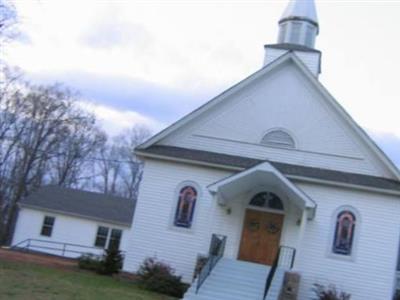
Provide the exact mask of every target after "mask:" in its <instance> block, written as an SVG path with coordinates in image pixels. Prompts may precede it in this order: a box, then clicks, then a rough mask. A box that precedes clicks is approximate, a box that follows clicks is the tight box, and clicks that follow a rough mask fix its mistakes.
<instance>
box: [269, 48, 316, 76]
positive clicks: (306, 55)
mask: <svg viewBox="0 0 400 300" xmlns="http://www.w3.org/2000/svg"><path fill="white" fill-rule="evenodd" d="M288 52H289V50H285V49H275V48H266V49H265V57H264V66H266V65H268V64H270V63H272V62H273V61H275V60H277V59H278V58H279V57H281V56H282V55H284V54H286V53H288ZM295 54H296V55H297V57H298V58H300V60H301V61H302V62H303V63H304V64H305V65H306V66H307V68H308V69H309V70H310V71H311V73H312V74H314V76H318V75H319V71H320V70H319V68H320V58H321V54H320V53H318V52H304V51H295Z"/></svg>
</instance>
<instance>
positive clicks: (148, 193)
mask: <svg viewBox="0 0 400 300" xmlns="http://www.w3.org/2000/svg"><path fill="white" fill-rule="evenodd" d="M228 175H229V173H227V172H225V171H218V170H214V169H206V168H199V167H191V166H188V165H183V164H173V163H166V162H158V161H154V160H146V162H145V167H144V173H143V178H142V182H141V185H140V190H139V198H138V201H137V204H136V209H135V218H134V219H133V224H132V228H135V230H132V234H131V239H130V241H129V246H128V255H127V257H126V260H125V263H124V269H125V270H127V271H131V272H135V271H137V269H138V267H139V265H140V264H141V263H142V262H143V260H144V259H145V258H146V257H153V256H156V257H157V258H159V259H161V260H163V261H166V262H167V263H169V264H171V266H172V267H174V268H175V269H176V270H177V273H178V274H179V275H181V274H182V275H183V276H184V280H185V281H187V282H190V281H191V278H192V277H191V276H192V272H193V270H194V265H195V261H196V257H197V254H199V253H203V254H206V253H207V252H208V246H209V241H210V238H211V233H210V225H211V224H210V221H211V220H212V219H211V218H210V216H211V213H212V212H213V210H214V208H215V201H213V199H212V197H211V195H210V194H209V193H208V191H207V190H206V186H207V185H209V184H210V183H213V182H215V181H217V180H218V179H220V178H223V177H225V176H228ZM187 180H191V181H194V182H196V183H197V184H198V185H199V186H200V187H201V190H200V191H198V193H199V194H198V198H197V203H196V208H195V213H194V219H193V226H192V229H191V230H185V229H181V230H179V229H178V228H174V227H173V226H172V218H173V213H174V210H175V208H176V204H177V198H176V196H177V195H176V188H177V186H178V185H179V184H180V183H182V182H183V181H187Z"/></svg>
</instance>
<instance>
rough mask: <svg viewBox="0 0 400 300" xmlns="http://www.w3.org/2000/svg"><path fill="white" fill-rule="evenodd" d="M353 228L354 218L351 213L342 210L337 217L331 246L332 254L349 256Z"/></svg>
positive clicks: (354, 224)
mask: <svg viewBox="0 0 400 300" xmlns="http://www.w3.org/2000/svg"><path fill="white" fill-rule="evenodd" d="M355 226H356V217H355V216H354V214H353V213H352V212H351V211H348V210H343V211H341V212H340V213H339V214H338V215H337V217H336V228H335V236H334V239H333V245H332V251H333V253H336V254H341V255H351V251H352V247H353V240H354V231H355Z"/></svg>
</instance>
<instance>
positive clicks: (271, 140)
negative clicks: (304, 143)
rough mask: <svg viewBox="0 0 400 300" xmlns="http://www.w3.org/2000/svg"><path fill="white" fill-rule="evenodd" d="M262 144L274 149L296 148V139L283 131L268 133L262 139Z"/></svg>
mask: <svg viewBox="0 0 400 300" xmlns="http://www.w3.org/2000/svg"><path fill="white" fill-rule="evenodd" d="M261 144H263V145H266V146H272V147H281V148H295V142H294V139H293V138H292V137H291V136H290V134H288V133H287V132H285V131H283V130H281V129H277V130H272V131H270V132H268V133H267V134H266V135H264V137H263V138H262V140H261Z"/></svg>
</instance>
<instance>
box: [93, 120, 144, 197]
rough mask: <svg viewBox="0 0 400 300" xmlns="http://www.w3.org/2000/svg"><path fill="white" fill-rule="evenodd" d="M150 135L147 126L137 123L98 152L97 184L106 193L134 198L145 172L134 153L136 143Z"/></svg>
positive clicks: (95, 180)
mask: <svg viewBox="0 0 400 300" xmlns="http://www.w3.org/2000/svg"><path fill="white" fill-rule="evenodd" d="M149 136H150V130H149V129H147V128H146V127H144V126H134V127H133V128H131V129H129V130H126V131H124V132H122V133H121V134H120V135H118V136H116V137H114V138H112V139H111V140H110V141H109V142H108V143H107V144H105V145H104V146H103V147H102V148H101V149H100V151H99V153H98V158H97V159H96V164H95V168H96V170H97V171H96V173H97V174H98V177H97V178H96V179H94V182H95V183H94V184H93V186H95V188H96V189H97V190H98V191H100V192H103V193H106V194H112V195H117V196H121V197H126V198H129V199H135V198H136V196H137V190H138V186H139V182H140V179H141V173H142V164H141V162H140V161H139V160H138V159H137V157H136V156H135V153H134V149H135V147H136V146H138V145H139V144H141V143H142V142H143V141H144V140H145V139H147V138H148V137H149Z"/></svg>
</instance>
